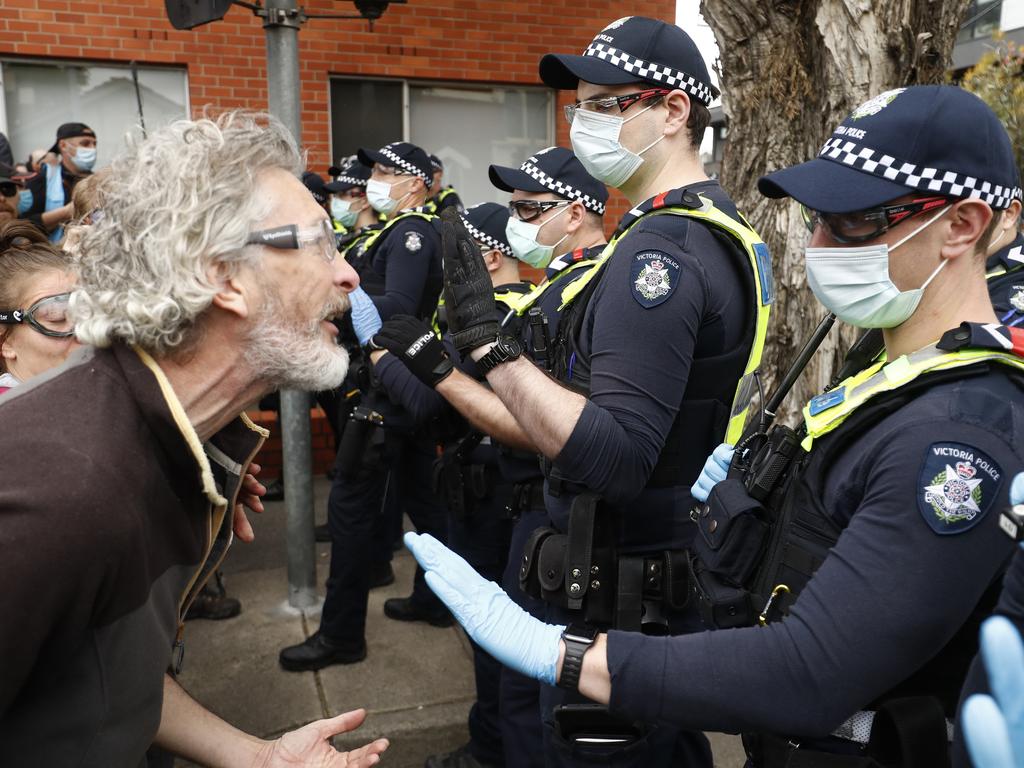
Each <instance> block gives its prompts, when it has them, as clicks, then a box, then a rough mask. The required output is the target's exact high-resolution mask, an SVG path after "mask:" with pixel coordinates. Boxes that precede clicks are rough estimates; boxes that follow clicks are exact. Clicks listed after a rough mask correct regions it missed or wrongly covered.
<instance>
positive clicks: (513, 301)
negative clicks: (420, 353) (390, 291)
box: [430, 283, 536, 336]
mask: <svg viewBox="0 0 1024 768" xmlns="http://www.w3.org/2000/svg"><path fill="white" fill-rule="evenodd" d="M525 287H526V288H527V290H526V291H525V292H524V291H517V290H513V289H506V290H504V291H495V292H494V300H495V301H496V302H498V303H499V304H504V305H505V306H506V307H508V308H509V309H515V307H516V305H517V304H518V303H519V302H520V301H521V300H522V299H524V298H525V297H527V296H530V295H532V294H533V293H534V292H535V291H536V288H535V287H534V286H533V284H532V283H527V284H526V286H525ZM442 309H444V294H443V293H442V294H441V298H439V299H438V300H437V309H435V310H434V316H433V317H432V318H431V320H430V325H431V327H432V328H433V329H434V333H436V334H437V335H438V336H440V335H441V323H440V320H441V317H440V315H441V310H442Z"/></svg>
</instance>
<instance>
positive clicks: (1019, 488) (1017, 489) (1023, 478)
mask: <svg viewBox="0 0 1024 768" xmlns="http://www.w3.org/2000/svg"><path fill="white" fill-rule="evenodd" d="M1010 503H1011V504H1024V472H1021V473H1020V474H1019V475H1017V476H1016V477H1015V478H1013V484H1012V485H1011V486H1010Z"/></svg>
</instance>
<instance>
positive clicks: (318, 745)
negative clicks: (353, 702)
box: [253, 709, 388, 768]
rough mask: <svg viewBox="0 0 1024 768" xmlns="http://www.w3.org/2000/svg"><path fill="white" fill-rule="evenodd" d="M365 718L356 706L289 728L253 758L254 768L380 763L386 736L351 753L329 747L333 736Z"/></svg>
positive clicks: (360, 767) (355, 767) (356, 767)
mask: <svg viewBox="0 0 1024 768" xmlns="http://www.w3.org/2000/svg"><path fill="white" fill-rule="evenodd" d="M365 719H366V710H363V709H356V710H353V711H352V712H346V713H345V714H343V715H338V716H337V717H332V718H329V719H327V720H317V721H315V722H312V723H310V724H309V725H306V726H303V727H302V728H297V729H296V730H294V731H289V732H288V733H286V734H284V735H283V736H281V737H280V738H278V739H275V740H274V741H271V742H268V743H267V745H266V746H265V747H264V748H263V749H262V750H260V753H259V755H258V756H257V758H256V760H255V761H253V768H291V767H292V766H302V768H365V767H366V766H370V765H376V764H377V763H379V762H380V754H381V753H382V752H383V751H384V750H385V749H387V748H388V740H387V739H377V740H376V741H372V742H370V743H369V744H367V745H366V746H364V747H360V748H359V749H354V750H352V751H351V752H339V751H338V750H336V749H335V748H334V747H333V746H331V737H332V736H336V735H337V734H339V733H345V732H347V731H352V730H355V729H356V728H358V727H359V726H360V725H362V724H363V720H365Z"/></svg>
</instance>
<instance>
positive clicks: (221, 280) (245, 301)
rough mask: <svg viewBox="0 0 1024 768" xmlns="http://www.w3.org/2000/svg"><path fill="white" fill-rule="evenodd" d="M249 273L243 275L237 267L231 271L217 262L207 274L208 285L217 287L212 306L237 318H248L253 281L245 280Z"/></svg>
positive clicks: (225, 265)
mask: <svg viewBox="0 0 1024 768" xmlns="http://www.w3.org/2000/svg"><path fill="white" fill-rule="evenodd" d="M250 274H251V273H248V272H247V273H243V272H242V270H241V269H238V268H237V267H236V268H235V269H231V268H230V267H229V265H227V264H225V263H224V262H218V263H217V264H216V265H214V266H213V267H211V268H210V269H209V271H208V272H207V276H208V277H209V279H210V283H211V284H212V285H215V286H216V287H217V292H216V293H215V294H214V295H213V302H212V303H213V305H214V306H215V307H217V308H219V309H222V310H224V311H225V312H228V313H230V314H233V315H235V316H237V317H239V318H242V319H245V318H247V317H249V313H250V312H251V311H252V306H253V293H254V289H253V280H251V279H246V278H247V277H249V276H250Z"/></svg>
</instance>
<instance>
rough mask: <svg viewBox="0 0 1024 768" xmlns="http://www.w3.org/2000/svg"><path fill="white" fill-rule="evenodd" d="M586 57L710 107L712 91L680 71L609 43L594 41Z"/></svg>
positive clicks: (589, 46)
mask: <svg viewBox="0 0 1024 768" xmlns="http://www.w3.org/2000/svg"><path fill="white" fill-rule="evenodd" d="M583 55H584V56H592V57H595V58H598V59H601V61H606V62H608V63H609V64H611V65H612V66H615V67H618V68H619V69H621V70H623V71H625V72H629V73H630V74H632V75H636V76H637V78H638V79H641V80H648V81H654V82H656V83H662V84H663V85H666V86H669V87H671V88H679V89H680V90H683V91H686V92H687V93H688V94H690V95H691V96H693V98H695V99H697V101H699V102H700V103H701V104H703V105H704V106H705V107H706V106H708V105H709V104H710V103H711V101H712V99H713V97H712V93H711V89H710V88H709V87H708V86H707V85H705V84H704V83H702V82H701V81H700V80H698V79H697V78H695V77H694V76H693V75H688V74H686V73H685V72H682V71H681V70H678V69H672V67H666V66H664V65H662V64H656V63H655V62H652V61H644V60H643V59H640V58H637V57H636V56H633V55H631V54H628V53H626V52H625V51H620V50H619V49H618V48H613V47H612V46H610V45H608V44H607V43H601V42H598V41H596V40H595V41H593V42H592V43H591V44H590V45H588V46H587V50H585V51H584V52H583Z"/></svg>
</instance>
